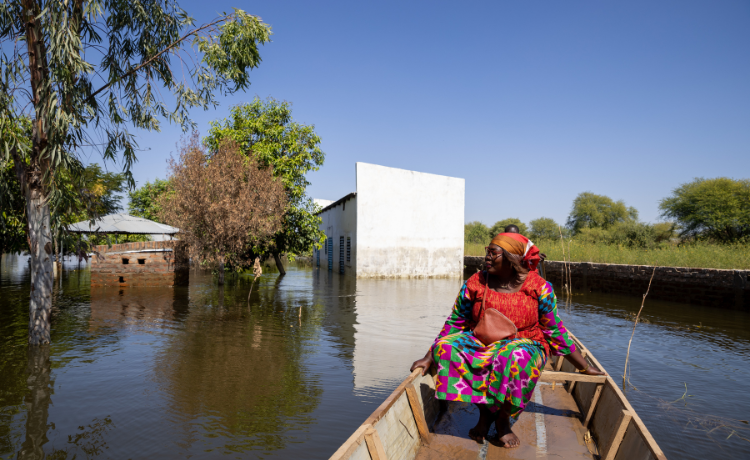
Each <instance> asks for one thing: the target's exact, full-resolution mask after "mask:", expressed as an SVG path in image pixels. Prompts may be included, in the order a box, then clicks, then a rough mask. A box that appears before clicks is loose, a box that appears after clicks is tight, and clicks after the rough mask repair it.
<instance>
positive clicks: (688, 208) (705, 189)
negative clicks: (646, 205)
mask: <svg viewBox="0 0 750 460" xmlns="http://www.w3.org/2000/svg"><path fill="white" fill-rule="evenodd" d="M659 208H660V209H661V212H662V217H665V218H669V219H674V220H676V221H677V223H678V224H679V225H680V227H681V229H682V232H681V235H682V236H683V237H705V238H709V239H713V240H716V241H720V242H733V241H740V240H742V239H743V238H747V237H748V236H750V180H748V179H743V180H734V179H729V178H726V177H718V178H716V179H703V178H697V179H695V180H693V181H692V182H688V183H686V184H682V185H680V186H679V187H677V188H676V189H674V190H673V191H672V196H671V197H668V198H665V199H663V200H662V201H661V203H660V204H659Z"/></svg>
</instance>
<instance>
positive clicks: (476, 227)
mask: <svg viewBox="0 0 750 460" xmlns="http://www.w3.org/2000/svg"><path fill="white" fill-rule="evenodd" d="M489 234H490V229H489V228H487V226H486V225H484V224H483V223H481V222H479V221H474V222H469V223H468V224H465V225H464V242H465V243H471V244H487V243H488V242H489V241H490V239H489Z"/></svg>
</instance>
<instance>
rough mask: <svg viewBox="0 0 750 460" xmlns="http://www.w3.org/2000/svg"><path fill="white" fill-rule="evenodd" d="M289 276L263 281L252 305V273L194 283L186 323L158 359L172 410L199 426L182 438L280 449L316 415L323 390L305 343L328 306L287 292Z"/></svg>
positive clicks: (187, 444) (198, 443) (204, 444)
mask: <svg viewBox="0 0 750 460" xmlns="http://www.w3.org/2000/svg"><path fill="white" fill-rule="evenodd" d="M281 280H282V278H280V277H278V278H277V279H275V280H274V281H273V282H266V283H265V284H263V285H262V286H261V288H260V289H258V292H257V294H253V299H251V300H252V302H251V303H249V304H248V302H247V292H248V290H249V286H245V285H244V284H245V283H244V280H243V282H239V283H228V285H227V286H226V287H224V288H218V289H214V288H212V287H210V286H200V287H196V288H194V289H191V293H190V296H191V305H192V307H191V310H190V314H189V317H188V318H187V321H186V323H185V327H184V330H183V331H181V333H180V334H177V335H175V336H173V337H172V339H171V340H170V341H169V344H168V345H167V346H166V347H165V348H164V349H163V351H161V352H160V353H159V355H158V357H157V358H156V361H155V369H156V378H157V380H158V382H159V383H160V384H161V390H162V391H164V392H165V393H166V394H168V395H169V400H170V403H169V405H170V411H171V413H172V416H174V417H176V418H177V419H179V420H180V422H181V423H190V424H194V425H195V426H196V427H199V429H198V430H197V431H196V432H194V433H193V435H191V436H185V437H184V438H183V439H182V440H181V444H182V446H183V448H184V449H187V450H193V449H195V448H197V447H200V449H201V450H206V449H208V450H211V449H215V448H218V449H220V450H221V451H223V452H244V451H247V450H252V449H254V448H262V449H264V450H267V451H272V450H276V449H281V448H283V447H284V445H285V443H286V437H285V436H283V435H282V433H283V431H284V430H285V429H287V428H289V427H290V426H298V425H304V424H308V423H311V422H312V419H311V418H310V417H309V414H310V413H311V412H312V411H313V410H315V408H316V407H317V405H318V401H319V398H320V395H321V393H322V389H321V388H319V387H318V386H316V385H314V384H311V380H314V372H311V369H308V368H306V366H305V365H304V360H305V358H306V351H305V346H304V344H305V341H306V340H308V339H309V338H310V336H311V335H315V332H316V329H318V328H319V327H320V319H321V318H322V315H321V308H320V306H319V305H318V306H316V305H315V304H313V303H312V302H311V301H310V299H309V295H308V296H306V297H308V298H304V297H303V298H300V296H294V295H293V294H292V296H290V292H286V291H281V289H280V285H281ZM292 299H294V302H293V304H292V302H290V300H292ZM290 304H292V305H290ZM303 319H304V321H303ZM198 432H199V433H200V435H198V436H196V435H195V433H198ZM217 436H221V437H223V438H224V441H223V445H216V444H217V443H215V438H216V437H217ZM227 438H228V439H227Z"/></svg>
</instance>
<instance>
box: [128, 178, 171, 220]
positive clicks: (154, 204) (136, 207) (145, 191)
mask: <svg viewBox="0 0 750 460" xmlns="http://www.w3.org/2000/svg"><path fill="white" fill-rule="evenodd" d="M168 189H169V181H168V180H163V179H154V182H153V183H151V182H146V183H145V184H143V185H142V186H140V187H138V188H137V189H135V190H133V191H131V192H128V197H129V198H130V202H129V203H128V214H130V215H131V216H136V217H143V218H144V219H148V220H153V221H154V222H160V221H159V212H160V211H161V208H160V207H159V200H158V198H159V197H160V196H161V195H163V194H164V193H167V191H168Z"/></svg>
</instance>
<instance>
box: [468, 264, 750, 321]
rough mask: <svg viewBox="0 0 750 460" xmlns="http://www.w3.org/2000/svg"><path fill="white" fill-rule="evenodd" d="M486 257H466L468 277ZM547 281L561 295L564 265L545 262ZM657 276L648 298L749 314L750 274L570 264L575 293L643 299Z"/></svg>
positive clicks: (670, 268)
mask: <svg viewBox="0 0 750 460" xmlns="http://www.w3.org/2000/svg"><path fill="white" fill-rule="evenodd" d="M483 260H484V257H469V256H467V257H465V258H464V265H465V266H466V271H467V274H468V273H474V272H476V271H477V270H478V269H479V268H480V267H481V266H482V262H483ZM545 269H546V272H547V279H548V280H550V282H552V284H554V286H555V290H556V291H557V293H558V295H560V292H561V291H562V286H563V263H562V262H555V261H547V262H545ZM651 273H654V281H653V282H652V283H651V290H650V291H649V294H648V296H649V298H653V299H662V300H671V301H675V302H682V303H690V304H695V305H706V306H713V307H720V308H729V309H746V310H750V270H718V269H712V268H683V267H656V272H654V267H653V266H650V265H619V264H595V263H586V262H574V263H571V264H570V274H571V276H570V277H571V281H572V283H571V284H572V286H573V291H579V292H580V291H584V292H603V293H611V294H625V295H633V296H638V297H640V296H642V295H643V294H644V293H645V292H646V289H647V288H648V281H649V279H650V278H651Z"/></svg>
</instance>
